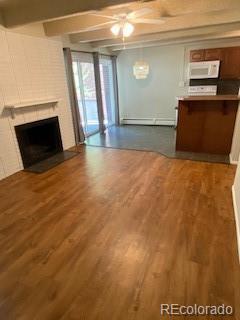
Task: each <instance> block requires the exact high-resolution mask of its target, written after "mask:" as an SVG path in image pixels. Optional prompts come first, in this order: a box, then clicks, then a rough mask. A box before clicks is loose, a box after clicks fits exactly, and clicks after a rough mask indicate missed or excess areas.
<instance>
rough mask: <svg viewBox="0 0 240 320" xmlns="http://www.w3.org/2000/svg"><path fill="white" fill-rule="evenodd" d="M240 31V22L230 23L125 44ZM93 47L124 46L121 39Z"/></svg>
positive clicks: (156, 35) (101, 42)
mask: <svg viewBox="0 0 240 320" xmlns="http://www.w3.org/2000/svg"><path fill="white" fill-rule="evenodd" d="M232 31H237V32H238V31H240V22H237V23H229V24H226V25H217V26H211V27H201V28H191V29H185V30H176V31H167V32H159V33H156V34H148V35H142V36H136V37H131V38H128V39H126V40H125V44H126V45H128V44H132V43H139V42H140V43H145V42H152V41H167V40H171V39H176V38H179V39H180V38H184V37H197V36H207V35H209V34H220V33H225V32H232ZM91 45H92V46H93V47H95V48H97V47H113V46H116V45H121V46H122V41H121V40H120V39H115V40H107V41H98V42H92V43H91Z"/></svg>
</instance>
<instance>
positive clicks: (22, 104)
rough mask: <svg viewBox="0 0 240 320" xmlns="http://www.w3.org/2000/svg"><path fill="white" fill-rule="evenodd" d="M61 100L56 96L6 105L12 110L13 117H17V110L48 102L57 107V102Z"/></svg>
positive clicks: (6, 107)
mask: <svg viewBox="0 0 240 320" xmlns="http://www.w3.org/2000/svg"><path fill="white" fill-rule="evenodd" d="M59 101H60V99H56V98H49V99H44V100H43V99H42V100H32V101H30V100H28V101H25V102H19V103H14V104H9V105H5V107H4V108H5V109H9V110H11V115H12V118H15V113H14V111H15V110H18V109H21V108H31V107H36V106H43V105H46V104H51V105H52V106H53V108H55V106H56V104H57V103H58V102H59Z"/></svg>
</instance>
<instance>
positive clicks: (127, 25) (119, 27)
mask: <svg viewBox="0 0 240 320" xmlns="http://www.w3.org/2000/svg"><path fill="white" fill-rule="evenodd" d="M153 11H154V10H153V9H151V8H142V9H139V10H136V11H131V12H128V13H126V12H123V13H119V14H115V15H112V16H111V15H104V14H101V13H98V12H96V13H94V12H93V13H90V14H91V15H94V16H96V17H102V18H107V19H110V20H111V21H107V22H103V23H101V24H98V25H95V26H93V27H90V28H87V29H86V30H85V31H93V30H96V29H98V28H100V27H103V26H107V25H111V29H110V30H111V32H112V33H113V34H114V35H115V36H119V35H121V36H122V37H123V38H125V37H129V36H130V35H131V34H132V33H133V31H134V24H137V23H146V24H162V23H164V22H165V18H166V17H165V16H162V17H161V18H159V19H151V18H150V19H149V18H142V17H143V16H144V15H147V14H150V13H152V12H153Z"/></svg>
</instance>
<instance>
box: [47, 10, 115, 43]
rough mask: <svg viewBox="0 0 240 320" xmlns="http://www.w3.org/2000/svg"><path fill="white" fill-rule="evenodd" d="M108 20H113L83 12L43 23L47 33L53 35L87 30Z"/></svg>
mask: <svg viewBox="0 0 240 320" xmlns="http://www.w3.org/2000/svg"><path fill="white" fill-rule="evenodd" d="M104 12H105V11H104ZM107 21H112V20H110V19H106V18H103V17H97V16H93V15H91V14H84V15H83V14H82V15H77V16H73V17H69V18H63V19H58V20H54V21H49V22H45V23H44V24H43V27H44V31H45V34H46V35H47V36H49V37H53V36H57V35H61V34H71V33H75V32H80V31H81V30H86V29H88V28H91V27H94V26H96V25H100V24H102V23H105V22H107ZM100 28H102V27H101V26H100V27H96V30H98V29H100Z"/></svg>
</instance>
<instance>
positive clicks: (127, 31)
mask: <svg viewBox="0 0 240 320" xmlns="http://www.w3.org/2000/svg"><path fill="white" fill-rule="evenodd" d="M133 31H134V26H133V25H132V24H131V23H130V22H125V23H124V24H123V27H122V33H123V36H124V37H129V36H130V35H131V34H132V33H133Z"/></svg>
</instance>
